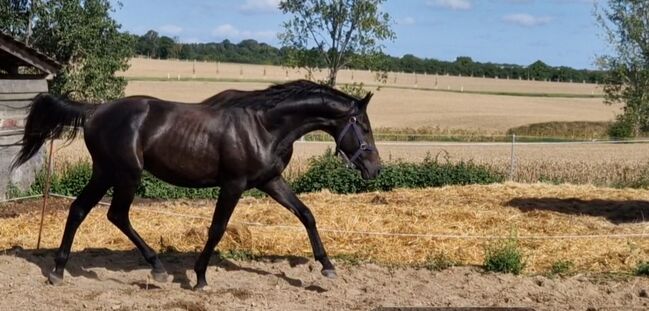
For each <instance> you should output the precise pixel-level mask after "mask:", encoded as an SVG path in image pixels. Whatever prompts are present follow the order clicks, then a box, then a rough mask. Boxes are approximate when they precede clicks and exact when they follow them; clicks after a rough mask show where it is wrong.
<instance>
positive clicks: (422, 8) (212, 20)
mask: <svg viewBox="0 0 649 311" xmlns="http://www.w3.org/2000/svg"><path fill="white" fill-rule="evenodd" d="M114 1H116V0H114ZM596 2H603V0H387V1H386V3H384V5H383V10H385V11H387V12H388V13H390V15H391V17H392V19H393V22H394V25H393V29H394V31H395V32H396V34H397V39H396V40H395V41H394V42H386V43H385V46H386V48H385V52H387V53H388V54H390V55H394V56H402V55H404V54H413V55H416V56H418V57H427V58H435V59H440V60H454V59H455V58H456V57H457V56H470V57H472V58H473V59H474V60H475V61H480V62H497V63H512V64H520V65H528V64H531V63H532V62H534V61H536V60H538V59H540V60H542V61H544V62H546V63H548V64H550V65H553V66H562V65H564V66H571V67H575V68H591V69H592V68H595V65H594V62H595V59H596V57H597V55H602V54H604V53H606V52H607V45H606V43H605V41H604V39H603V36H602V35H601V30H600V28H599V27H598V26H597V24H596V22H595V18H594V17H593V10H594V5H595V3H596ZM277 3H279V0H241V1H234V0H219V1H215V0H214V1H209V0H183V1H180V0H178V1H173V0H122V4H123V6H122V7H121V8H119V7H118V8H116V11H115V12H114V13H113V17H114V18H115V19H116V20H117V21H118V22H119V23H121V24H122V27H123V29H124V30H127V31H129V32H131V33H137V34H143V33H144V32H146V31H147V30H149V29H154V30H156V31H158V32H160V33H161V34H163V35H167V36H171V37H177V38H178V39H179V40H180V41H181V42H211V41H222V40H223V39H230V40H231V41H233V42H239V41H240V40H243V39H249V38H252V39H256V40H259V41H262V42H267V43H270V44H272V45H275V46H278V45H279V44H278V42H277V38H276V34H277V33H278V32H279V31H281V23H282V21H283V20H285V19H286V17H285V16H284V15H282V13H281V12H280V11H279V10H277V8H276V7H277Z"/></svg>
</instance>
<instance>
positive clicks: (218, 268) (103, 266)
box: [0, 249, 649, 311]
mask: <svg viewBox="0 0 649 311" xmlns="http://www.w3.org/2000/svg"><path fill="white" fill-rule="evenodd" d="M53 252H54V251H53V250H43V251H33V250H21V249H13V250H6V251H4V252H3V255H0V292H2V293H3V298H2V304H0V310H192V311H202V310H371V309H374V308H377V307H382V306H392V307H393V306H411V307H412V306H417V307H431V306H435V307H446V306H452V307H474V306H488V307H493V306H500V307H505V306H508V307H532V308H534V309H536V310H647V309H648V308H649V298H647V296H648V291H649V279H647V278H638V277H612V276H602V275H599V276H597V275H574V276H570V277H564V278H549V277H546V276H540V275H539V276H513V275H504V274H492V273H484V272H482V270H481V269H479V268H475V267H456V268H451V269H448V270H444V271H440V272H434V271H428V270H425V269H412V268H407V269H401V268H387V267H381V266H377V265H374V264H362V265H358V266H355V265H343V264H339V265H338V278H337V279H326V278H324V277H322V276H321V275H320V273H319V269H320V267H319V265H316V264H315V263H314V262H313V261H312V260H309V259H306V258H302V257H290V258H287V257H278V258H271V257H267V258H262V259H260V260H258V261H233V260H222V261H220V262H218V263H215V262H214V261H213V264H212V265H211V266H210V268H209V269H208V272H207V277H208V281H209V282H210V288H209V289H208V290H206V291H201V292H196V291H193V290H191V286H192V285H193V284H194V283H195V276H194V273H193V271H192V270H191V267H192V265H193V262H194V259H195V257H196V254H194V253H175V254H164V255H162V260H163V261H164V262H165V264H166V265H167V269H168V270H169V272H170V273H171V274H172V275H173V280H171V282H168V283H152V282H149V278H148V275H149V270H148V268H147V267H146V266H145V265H144V262H143V260H141V259H140V258H141V257H140V255H139V254H138V253H136V252H134V251H126V252H123V251H122V252H120V251H107V250H84V251H81V252H77V253H73V254H72V257H71V260H70V262H69V263H68V273H66V279H65V281H64V283H63V284H62V285H60V286H52V285H48V284H47V283H46V281H45V276H44V274H45V273H47V272H48V271H49V269H50V268H51V265H52V262H53Z"/></svg>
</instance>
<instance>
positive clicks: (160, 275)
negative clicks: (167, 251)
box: [151, 270, 169, 283]
mask: <svg viewBox="0 0 649 311" xmlns="http://www.w3.org/2000/svg"><path fill="white" fill-rule="evenodd" d="M151 276H152V277H153V280H155V281H156V282H159V283H166V282H167V281H169V274H168V273H167V271H161V272H156V271H153V270H151Z"/></svg>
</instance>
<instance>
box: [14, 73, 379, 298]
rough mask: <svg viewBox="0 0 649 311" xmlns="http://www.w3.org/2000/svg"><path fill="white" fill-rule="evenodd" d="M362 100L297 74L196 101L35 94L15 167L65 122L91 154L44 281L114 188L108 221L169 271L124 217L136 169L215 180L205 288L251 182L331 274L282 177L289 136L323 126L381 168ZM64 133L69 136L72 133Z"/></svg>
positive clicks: (345, 148) (366, 165) (363, 163)
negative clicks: (87, 175)
mask: <svg viewBox="0 0 649 311" xmlns="http://www.w3.org/2000/svg"><path fill="white" fill-rule="evenodd" d="M370 98H371V94H369V95H368V96H366V97H365V98H363V99H358V98H354V97H351V96H349V95H346V94H345V93H342V92H340V91H337V90H335V89H333V88H330V87H326V86H322V85H319V84H316V83H313V82H309V81H305V80H301V81H295V82H290V83H286V84H282V85H275V86H271V87H269V88H267V89H265V90H259V91H235V90H230V91H224V92H222V93H220V94H218V95H215V96H213V97H211V98H209V99H207V100H205V101H204V102H202V103H200V104H183V103H175V102H169V101H164V100H160V99H157V98H153V97H144V96H134V97H126V98H123V99H119V100H115V101H113V102H110V103H105V104H102V105H91V104H85V103H80V102H74V101H71V100H63V99H59V98H55V97H53V96H50V95H40V96H38V97H36V98H35V99H34V101H33V103H32V106H31V110H30V113H29V116H28V117H27V123H26V126H25V135H24V138H23V140H22V150H21V151H20V153H19V155H18V157H17V159H16V161H15V163H14V167H17V166H19V165H21V164H22V163H24V162H25V161H27V160H28V159H29V158H31V157H32V156H33V155H34V154H35V153H36V152H37V151H38V150H39V149H40V147H41V146H42V145H43V143H44V141H45V140H46V139H50V138H59V137H61V136H62V135H63V134H64V133H65V131H66V128H68V127H71V128H72V129H73V130H72V131H71V132H70V134H69V135H71V136H73V135H74V133H75V132H76V130H77V129H79V128H81V127H83V130H84V139H85V142H86V146H87V147H88V151H89V152H90V155H91V156H92V161H93V172H92V177H91V179H90V181H89V182H88V184H87V185H86V186H85V188H84V189H83V191H82V192H81V194H79V197H78V198H77V199H76V200H75V201H74V202H73V203H72V205H71V207H70V212H69V215H68V219H67V223H66V225H65V232H64V233H63V239H62V242H61V246H60V247H59V250H58V252H57V253H56V258H55V264H56V265H55V268H54V270H53V271H52V272H51V273H50V275H49V281H50V282H51V283H53V284H58V283H60V282H61V281H62V280H63V272H64V269H65V264H66V262H67V260H68V257H69V254H70V247H71V246H72V241H73V239H74V235H75V232H76V231H77V228H78V227H79V225H80V224H81V222H82V221H83V220H84V218H85V217H86V215H87V214H88V212H89V211H90V210H91V209H92V208H93V207H94V206H95V205H96V204H97V203H98V201H99V200H100V199H101V198H102V197H103V196H104V195H105V194H106V192H107V191H108V189H109V188H111V187H112V188H113V191H114V192H113V198H112V202H111V205H110V208H109V210H108V219H109V220H110V221H111V222H112V223H113V224H114V225H115V226H116V227H117V228H119V229H120V230H121V231H122V232H123V233H124V234H125V235H126V236H127V237H128V238H129V239H130V240H131V241H132V242H133V243H134V244H135V246H137V248H138V249H139V250H140V252H142V255H143V256H144V258H145V259H146V261H147V262H148V263H149V264H151V266H152V274H153V277H154V279H156V280H158V281H165V280H166V279H167V278H168V275H167V272H166V270H165V268H164V266H163V265H162V262H160V259H159V258H158V256H157V255H156V253H155V252H154V251H153V250H152V249H151V247H149V246H148V245H147V244H146V243H145V242H144V241H143V240H142V238H141V237H140V236H139V235H138V233H137V232H136V231H135V230H134V229H133V227H132V226H131V223H130V221H129V209H130V206H131V202H132V201H133V197H134V194H135V189H136V187H137V185H138V182H139V180H140V176H141V175H142V171H143V170H147V171H149V172H151V173H152V174H153V175H155V176H156V177H158V178H160V179H162V180H164V181H166V182H168V183H171V184H174V185H178V186H184V187H220V192H219V197H218V200H217V203H216V208H215V211H214V216H213V219H212V225H211V226H210V229H209V236H208V240H207V243H206V244H205V248H204V249H203V251H202V252H201V254H200V256H199V257H198V260H197V261H196V264H195V266H194V271H196V275H197V279H198V284H197V285H196V288H199V289H200V288H203V287H205V286H206V285H207V281H206V279H205V271H206V270H207V266H208V263H209V260H210V256H211V255H212V252H213V251H214V248H215V247H216V245H217V244H218V243H219V240H221V237H222V236H223V233H224V232H225V229H226V225H227V223H228V220H229V219H230V215H232V211H233V210H234V207H235V206H236V204H237V202H238V201H239V198H240V197H241V194H242V193H243V192H244V191H245V190H247V189H251V188H258V189H260V190H261V191H263V192H265V193H267V194H268V195H269V196H270V197H272V198H273V199H275V200H276V201H277V202H279V204H281V205H282V206H284V207H285V208H287V209H289V210H290V211H291V212H292V213H293V214H295V215H296V216H297V217H298V218H299V219H300V221H301V222H302V223H303V224H304V226H305V227H306V230H307V232H308V235H309V240H310V241H311V246H312V248H313V255H314V257H315V259H316V260H318V261H319V262H320V263H321V264H322V274H323V275H325V276H327V277H335V275H336V272H335V268H334V266H333V264H332V263H331V261H330V260H329V258H328V257H327V254H326V252H325V249H324V247H323V245H322V242H321V241H320V237H319V235H318V231H317V229H316V224H315V219H314V217H313V214H311V211H309V209H308V208H307V207H306V206H305V205H304V203H302V202H301V201H300V199H299V198H298V197H297V196H296V195H295V193H294V192H293V191H292V190H291V188H290V187H289V185H288V184H287V182H286V181H285V180H284V179H283V178H282V171H284V169H285V168H286V165H287V164H288V162H289V160H290V159H291V155H292V153H293V142H295V140H297V139H298V138H300V137H301V136H303V135H304V134H306V133H308V132H311V131H314V130H322V131H325V132H327V133H329V134H330V135H332V136H333V137H335V138H336V142H337V149H338V151H339V152H340V153H341V154H342V155H343V157H344V158H345V159H346V160H347V161H348V162H349V163H350V164H351V165H353V166H355V167H356V168H358V169H359V170H360V172H361V175H362V176H363V178H365V179H370V178H374V177H376V176H377V175H378V173H379V170H380V166H379V155H378V152H377V150H376V148H375V147H374V138H373V137H372V130H371V127H370V121H369V119H368V117H367V113H366V107H367V104H368V102H369V100H370ZM69 138H70V137H69Z"/></svg>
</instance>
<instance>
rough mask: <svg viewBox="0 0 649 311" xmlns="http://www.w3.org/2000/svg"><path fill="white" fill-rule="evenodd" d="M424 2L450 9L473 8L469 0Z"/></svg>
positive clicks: (433, 0)
mask: <svg viewBox="0 0 649 311" xmlns="http://www.w3.org/2000/svg"><path fill="white" fill-rule="evenodd" d="M426 4H427V5H428V6H436V7H441V8H446V9H451V10H470V9H472V8H473V4H472V3H471V1H470V0H428V1H426Z"/></svg>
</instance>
